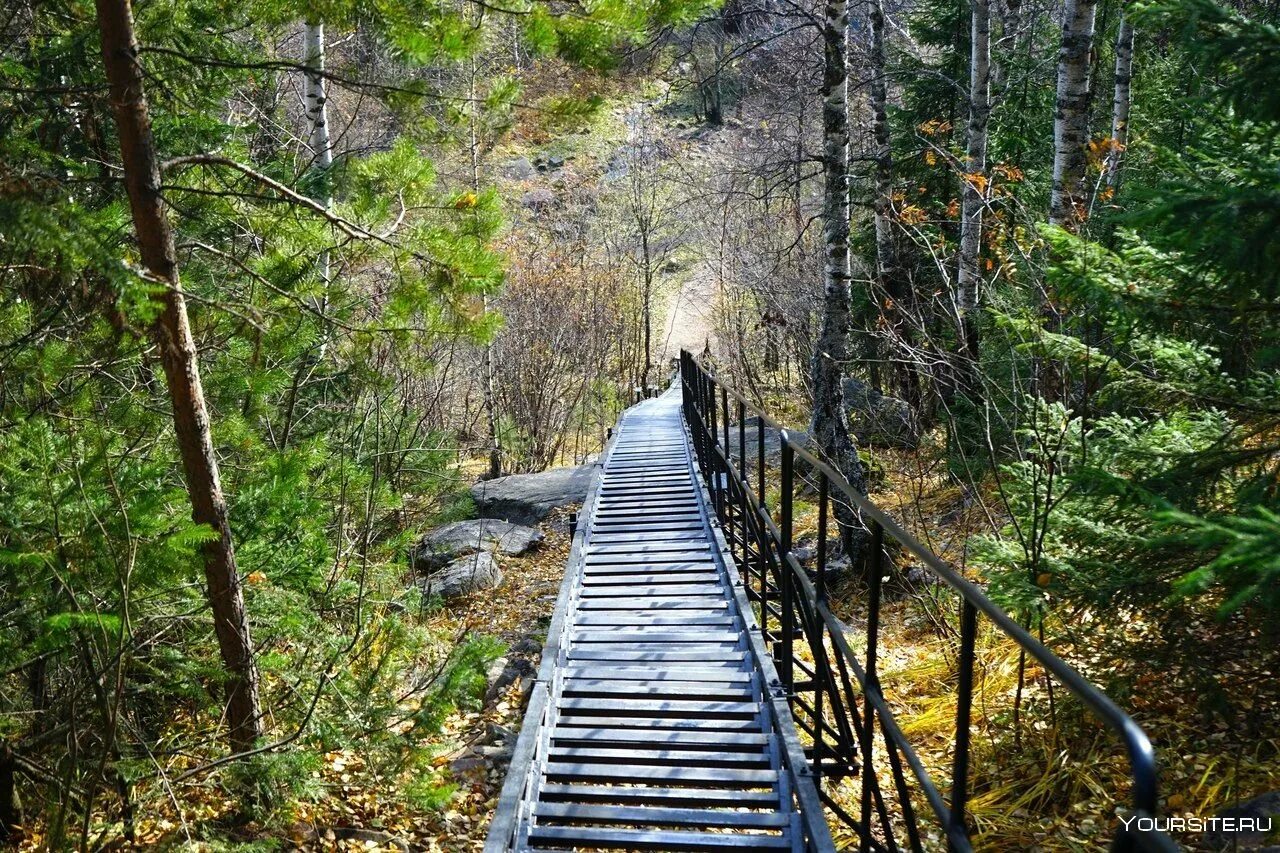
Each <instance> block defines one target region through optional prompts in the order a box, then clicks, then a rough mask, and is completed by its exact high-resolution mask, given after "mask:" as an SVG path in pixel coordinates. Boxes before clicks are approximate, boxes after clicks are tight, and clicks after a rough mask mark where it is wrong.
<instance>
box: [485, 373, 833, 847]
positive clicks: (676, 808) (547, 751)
mask: <svg viewBox="0 0 1280 853" xmlns="http://www.w3.org/2000/svg"><path fill="white" fill-rule="evenodd" d="M579 518H580V524H579V529H578V532H577V534H576V536H575V540H574V548H573V553H572V555H571V557H570V560H569V565H568V568H567V570H566V577H565V582H564V586H563V588H562V590H561V594H560V599H559V602H558V604H557V608H556V614H555V617H554V619H553V622H552V625H551V629H550V632H549V634H548V637H547V646H546V649H545V651H544V655H543V663H542V669H541V671H540V674H539V680H538V683H537V685H536V686H535V690H534V694H533V696H532V698H531V700H530V706H529V710H528V713H527V715H526V718H525V723H524V728H523V729H522V731H521V736H520V740H519V742H518V744H517V748H516V752H515V756H514V758H513V761H512V767H511V771H510V775H509V777H508V779H507V783H506V786H505V787H504V789H503V794H502V797H501V799H500V801H499V805H498V811H497V814H496V816H495V818H494V822H493V825H492V828H491V830H490V834H489V839H488V842H487V844H486V847H485V849H486V851H493V853H496V851H504V850H521V851H523V850H682V851H685V850H687V851H700V850H731V849H734V850H736V849H743V850H778V851H781V850H788V851H795V850H825V849H831V841H830V836H829V834H828V833H827V830H826V825H825V823H824V822H823V817H822V811H821V808H820V807H819V806H818V800H817V796H816V793H815V791H814V787H813V784H812V781H811V779H810V778H809V776H808V772H809V771H808V765H807V764H806V762H805V760H804V755H803V752H802V749H801V745H800V742H799V741H798V739H797V738H796V734H795V730H794V727H793V726H792V723H791V719H790V716H789V712H788V710H787V704H786V700H785V697H784V696H783V694H782V691H781V688H780V686H779V682H778V679H777V675H776V673H775V671H774V668H773V664H772V662H771V661H770V659H769V657H768V655H767V654H766V653H765V651H764V648H763V646H762V644H761V640H760V635H759V631H758V629H757V628H756V627H755V619H754V616H753V615H752V612H751V609H750V607H749V606H748V605H747V599H746V596H745V594H744V591H743V588H742V585H741V581H740V579H739V576H738V573H737V570H736V567H735V566H734V565H733V563H732V559H731V558H730V557H729V555H728V553H727V550H726V548H725V543H724V539H723V537H722V536H721V535H720V533H719V530H718V528H717V526H716V524H715V522H714V521H713V518H714V516H713V514H711V513H709V512H708V507H707V504H706V499H705V492H704V490H703V488H702V484H701V480H700V477H699V475H698V474H697V472H696V468H695V465H694V462H693V459H692V452H691V450H690V448H689V444H688V441H687V440H686V433H685V429H684V424H683V420H682V418H681V414H680V397H679V394H678V392H676V391H674V390H673V391H670V392H668V393H667V394H665V395H663V396H662V397H660V398H658V399H655V400H650V401H647V402H645V403H641V404H640V405H638V406H636V407H634V408H632V409H631V410H630V411H628V412H627V414H626V415H625V416H624V418H623V420H622V422H621V423H620V425H619V429H618V434H617V436H616V438H615V439H614V441H613V442H612V444H611V445H610V447H609V449H608V450H607V452H606V455H605V459H604V462H603V465H602V468H601V472H600V474H599V476H598V478H597V480H596V483H595V485H594V486H593V488H592V490H591V494H590V495H589V496H588V499H587V502H586V504H585V505H584V507H583V510H582V513H581V515H580V516H579ZM792 768H797V769H796V770H794V771H793V770H792Z"/></svg>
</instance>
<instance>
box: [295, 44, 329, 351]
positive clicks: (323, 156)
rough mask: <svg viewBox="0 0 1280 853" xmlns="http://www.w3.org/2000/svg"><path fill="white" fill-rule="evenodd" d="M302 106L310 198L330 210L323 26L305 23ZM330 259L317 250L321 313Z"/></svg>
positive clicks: (325, 340) (325, 302)
mask: <svg viewBox="0 0 1280 853" xmlns="http://www.w3.org/2000/svg"><path fill="white" fill-rule="evenodd" d="M303 45H304V47H303V65H304V66H305V67H306V69H307V70H306V72H305V73H304V74H303V95H302V100H303V105H304V107H305V110H306V121H307V144H308V146H309V147H310V149H311V158H312V161H311V168H312V169H314V170H316V172H317V178H318V180H317V181H316V182H315V184H314V186H315V189H314V190H313V191H312V198H314V199H315V200H316V201H317V202H319V203H320V204H322V205H324V208H325V210H331V209H332V208H333V193H332V190H331V189H330V187H332V180H331V176H330V174H329V170H330V169H331V168H332V166H333V140H332V139H331V138H330V136H329V107H328V101H329V98H328V93H327V92H326V90H325V71H324V63H325V44H324V24H323V23H322V22H319V21H316V22H312V21H307V22H306V23H305V24H304V26H303ZM331 265H332V257H331V255H330V252H329V249H327V248H325V249H321V250H320V255H319V257H318V258H317V259H316V269H317V272H318V274H319V276H320V286H321V288H323V290H322V295H321V297H320V300H319V302H320V309H321V311H324V310H326V309H327V308H328V304H329V278H330V276H331V274H332V270H331ZM327 345H328V335H327V334H325V335H324V337H323V338H321V342H320V349H319V352H318V357H319V358H320V359H323V358H324V354H325V349H326V347H327Z"/></svg>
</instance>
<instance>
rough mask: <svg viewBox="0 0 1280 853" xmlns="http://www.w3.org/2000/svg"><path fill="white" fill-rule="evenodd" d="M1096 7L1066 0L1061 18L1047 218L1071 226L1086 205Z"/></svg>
mask: <svg viewBox="0 0 1280 853" xmlns="http://www.w3.org/2000/svg"><path fill="white" fill-rule="evenodd" d="M1097 8H1098V3H1097V0H1066V8H1065V9H1064V10H1063V18H1062V47H1061V49H1060V50H1059V52H1058V94H1057V101H1056V106H1055V111H1054V116H1053V145H1054V153H1053V193H1052V196H1051V197H1050V201H1049V221H1050V222H1051V223H1053V224H1054V225H1061V226H1063V227H1064V228H1071V229H1074V228H1076V227H1078V226H1079V224H1080V221H1081V219H1082V217H1083V215H1084V211H1085V209H1086V208H1087V203H1086V198H1085V196H1086V190H1085V185H1084V177H1085V176H1084V170H1085V147H1086V145H1087V144H1088V142H1089V54H1090V53H1091V52H1092V50H1093V22H1094V17H1095V13H1096V12H1097Z"/></svg>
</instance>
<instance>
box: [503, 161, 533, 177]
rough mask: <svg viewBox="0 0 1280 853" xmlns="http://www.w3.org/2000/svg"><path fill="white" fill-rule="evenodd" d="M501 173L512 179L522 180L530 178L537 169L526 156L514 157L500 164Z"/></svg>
mask: <svg viewBox="0 0 1280 853" xmlns="http://www.w3.org/2000/svg"><path fill="white" fill-rule="evenodd" d="M502 173H503V174H504V175H506V176H507V177H508V178H511V179H512V180H516V181H523V180H527V179H528V178H532V177H533V176H534V175H535V174H536V173H537V170H536V169H534V168H533V164H532V163H530V162H529V158H528V157H516V158H515V159H514V160H508V161H507V162H505V163H503V164H502Z"/></svg>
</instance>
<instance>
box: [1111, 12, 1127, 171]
mask: <svg viewBox="0 0 1280 853" xmlns="http://www.w3.org/2000/svg"><path fill="white" fill-rule="evenodd" d="M1132 81H1133V23H1132V22H1131V21H1130V20H1129V16H1128V15H1127V14H1125V15H1124V17H1123V18H1121V19H1120V30H1119V32H1117V33H1116V89H1115V99H1114V101H1113V102H1112V110H1111V150H1110V151H1109V152H1108V153H1107V186H1109V187H1111V188H1112V189H1113V190H1117V189H1119V188H1120V161H1121V159H1122V158H1123V156H1124V149H1125V147H1126V146H1127V145H1128V144H1129V106H1130V103H1131V102H1130V86H1131V83H1132Z"/></svg>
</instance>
